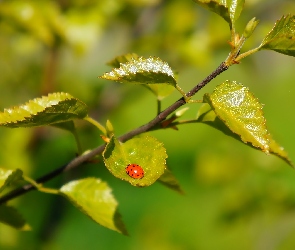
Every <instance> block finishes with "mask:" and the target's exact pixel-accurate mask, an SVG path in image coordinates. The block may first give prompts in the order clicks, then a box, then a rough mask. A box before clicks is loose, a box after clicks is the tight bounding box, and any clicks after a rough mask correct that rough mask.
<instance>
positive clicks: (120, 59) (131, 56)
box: [107, 53, 139, 68]
mask: <svg viewBox="0 0 295 250" xmlns="http://www.w3.org/2000/svg"><path fill="white" fill-rule="evenodd" d="M138 58H139V56H138V55H137V54H135V53H128V54H125V55H121V56H117V57H115V58H114V59H113V60H111V61H110V62H108V63H107V65H109V66H111V67H114V68H120V66H121V63H127V62H130V61H132V59H138Z"/></svg>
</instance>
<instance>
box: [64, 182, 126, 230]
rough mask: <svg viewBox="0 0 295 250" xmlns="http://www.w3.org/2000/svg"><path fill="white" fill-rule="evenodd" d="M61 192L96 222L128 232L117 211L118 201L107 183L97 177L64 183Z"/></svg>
mask: <svg viewBox="0 0 295 250" xmlns="http://www.w3.org/2000/svg"><path fill="white" fill-rule="evenodd" d="M60 192H61V193H62V194H63V195H65V196H66V197H67V198H68V199H69V200H70V201H71V202H72V203H73V204H74V205H75V206H76V207H77V208H78V209H79V210H80V211H82V212H83V213H85V214H86V215H87V216H89V217H90V218H91V219H93V220H94V221H95V222H97V223H99V224H100V225H102V226H104V227H107V228H109V229H112V230H115V231H117V232H120V233H123V234H127V231H126V229H125V227H124V224H123V222H122V220H121V216H120V214H119V213H118V211H117V206H118V202H117V200H116V199H115V197H114V196H113V194H112V190H111V188H110V187H109V186H108V185H107V183H105V182H103V181H101V180H100V179H96V178H86V179H81V180H77V181H71V182H69V183H67V184H65V185H63V186H62V187H61V189H60Z"/></svg>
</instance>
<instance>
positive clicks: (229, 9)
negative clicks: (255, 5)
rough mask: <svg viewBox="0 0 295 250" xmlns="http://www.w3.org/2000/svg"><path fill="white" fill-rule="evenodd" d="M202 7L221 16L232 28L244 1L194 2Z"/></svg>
mask: <svg viewBox="0 0 295 250" xmlns="http://www.w3.org/2000/svg"><path fill="white" fill-rule="evenodd" d="M194 1H195V2H196V3H197V4H199V5H201V6H202V7H204V8H206V9H208V10H210V11H212V12H215V13H216V14H218V15H219V16H221V17H222V18H223V19H224V20H225V21H227V22H228V23H229V25H230V26H231V27H232V26H233V25H234V23H235V22H236V20H237V19H238V18H239V16H240V14H241V12H242V10H243V7H244V3H245V0H194Z"/></svg>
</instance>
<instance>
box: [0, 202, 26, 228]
mask: <svg viewBox="0 0 295 250" xmlns="http://www.w3.org/2000/svg"><path fill="white" fill-rule="evenodd" d="M0 222H1V223H4V224H6V225H9V226H11V227H14V228H15V229H18V230H22V231H29V230H31V227H30V226H29V225H28V224H27V223H26V221H25V220H24V218H23V217H22V216H21V215H20V214H19V213H18V211H17V210H16V209H15V208H13V207H10V206H6V205H1V206H0Z"/></svg>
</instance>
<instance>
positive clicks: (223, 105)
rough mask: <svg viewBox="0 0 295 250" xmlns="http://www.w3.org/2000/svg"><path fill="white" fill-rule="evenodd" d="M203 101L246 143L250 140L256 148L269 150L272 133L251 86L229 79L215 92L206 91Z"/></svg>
mask: <svg viewBox="0 0 295 250" xmlns="http://www.w3.org/2000/svg"><path fill="white" fill-rule="evenodd" d="M204 102H207V103H208V104H209V105H210V106H211V108H212V109H213V110H214V112H215V113H216V115H217V116H218V117H219V118H220V119H221V120H222V121H223V122H224V123H225V124H226V126H227V127H228V128H229V129H230V130H231V131H233V132H234V133H236V134H238V135H239V136H240V137H241V139H242V141H243V142H245V143H247V142H250V143H251V144H252V145H253V146H254V147H258V148H260V149H261V150H262V151H264V152H266V153H268V152H269V133H268V131H267V128H266V125H265V118H264V116H263V112H262V105H261V104H260V102H259V101H258V100H257V99H256V98H255V97H254V95H253V94H252V93H251V92H250V91H249V89H248V88H246V87H244V86H243V85H242V84H238V83H236V82H230V81H226V82H225V83H222V84H220V85H219V86H217V87H216V88H215V90H214V91H213V93H212V94H210V95H209V94H205V95H204Z"/></svg>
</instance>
